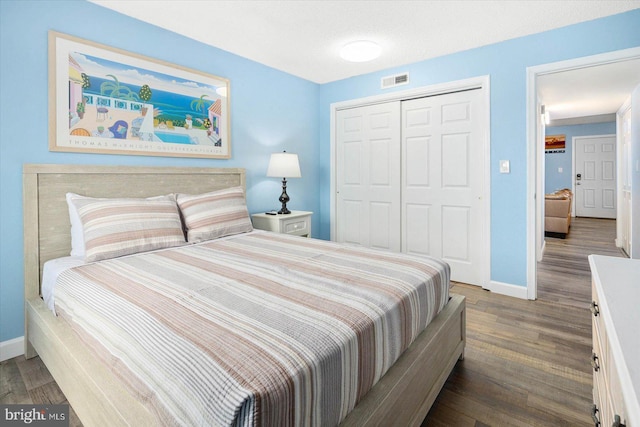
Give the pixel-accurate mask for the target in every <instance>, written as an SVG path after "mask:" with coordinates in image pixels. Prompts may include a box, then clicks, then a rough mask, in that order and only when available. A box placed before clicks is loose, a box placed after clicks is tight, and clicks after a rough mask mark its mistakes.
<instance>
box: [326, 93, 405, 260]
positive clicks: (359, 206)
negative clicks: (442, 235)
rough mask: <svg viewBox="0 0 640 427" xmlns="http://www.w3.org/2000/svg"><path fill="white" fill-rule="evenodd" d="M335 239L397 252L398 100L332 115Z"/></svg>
mask: <svg viewBox="0 0 640 427" xmlns="http://www.w3.org/2000/svg"><path fill="white" fill-rule="evenodd" d="M336 121H337V123H336V157H337V158H336V193H337V194H336V215H337V219H338V220H337V224H336V226H337V227H336V240H337V241H338V242H343V243H349V244H355V245H361V246H366V247H374V248H380V249H388V250H392V251H396V252H399V251H400V102H399V101H395V102H389V103H384V104H377V105H370V106H365V107H358V108H352V109H347V110H340V111H338V112H337V115H336Z"/></svg>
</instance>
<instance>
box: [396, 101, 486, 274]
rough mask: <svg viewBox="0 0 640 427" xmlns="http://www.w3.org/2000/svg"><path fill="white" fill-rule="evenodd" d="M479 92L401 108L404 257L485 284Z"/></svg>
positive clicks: (414, 103) (409, 103) (405, 103)
mask: <svg viewBox="0 0 640 427" xmlns="http://www.w3.org/2000/svg"><path fill="white" fill-rule="evenodd" d="M481 94H482V91H481V90H469V91H465V92H458V93H452V94H446V95H439V96H433V97H427V98H419V99H414V100H410V101H403V102H402V251H403V252H408V253H416V254H425V255H431V256H434V257H438V258H442V259H444V260H445V261H446V262H447V263H449V265H450V266H451V276H452V277H451V278H452V280H455V281H459V282H464V283H470V284H474V285H480V286H481V285H482V260H481V255H482V254H481V248H482V247H484V245H482V244H481V239H482V224H483V218H482V215H483V210H482V200H481V197H482V193H483V189H482V182H483V179H482V178H483V177H482V173H483V168H482V164H483V159H484V155H483V144H482V138H483V132H482V125H481V123H482V114H481V113H482V112H481V111H480V110H481V108H482V102H481Z"/></svg>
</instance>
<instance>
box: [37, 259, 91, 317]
mask: <svg viewBox="0 0 640 427" xmlns="http://www.w3.org/2000/svg"><path fill="white" fill-rule="evenodd" d="M83 264H85V262H84V258H83V257H74V256H66V257H62V258H56V259H52V260H49V261H47V262H45V263H44V267H43V269H42V287H41V292H42V299H44V303H45V304H46V305H47V307H49V310H51V311H52V312H53V314H56V308H55V286H56V282H57V280H58V276H59V275H60V273H62V272H63V271H64V270H66V269H68V268H73V267H77V266H79V265H83Z"/></svg>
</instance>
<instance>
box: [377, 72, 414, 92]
mask: <svg viewBox="0 0 640 427" xmlns="http://www.w3.org/2000/svg"><path fill="white" fill-rule="evenodd" d="M407 83H409V73H402V74H396V75H395V76H387V77H383V78H382V89H388V88H390V87H396V86H400V85H406V84H407Z"/></svg>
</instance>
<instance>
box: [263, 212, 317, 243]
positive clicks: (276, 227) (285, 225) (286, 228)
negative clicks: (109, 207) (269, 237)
mask: <svg viewBox="0 0 640 427" xmlns="http://www.w3.org/2000/svg"><path fill="white" fill-rule="evenodd" d="M311 215H313V212H307V211H292V212H291V213H290V214H278V215H268V214H264V213H257V214H253V215H251V219H252V221H253V226H254V228H258V229H260V230H266V231H273V232H276V233H282V234H289V235H292V236H304V237H311Z"/></svg>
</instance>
